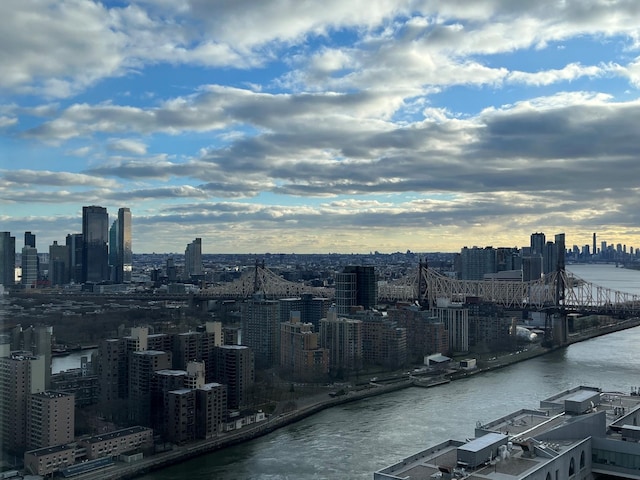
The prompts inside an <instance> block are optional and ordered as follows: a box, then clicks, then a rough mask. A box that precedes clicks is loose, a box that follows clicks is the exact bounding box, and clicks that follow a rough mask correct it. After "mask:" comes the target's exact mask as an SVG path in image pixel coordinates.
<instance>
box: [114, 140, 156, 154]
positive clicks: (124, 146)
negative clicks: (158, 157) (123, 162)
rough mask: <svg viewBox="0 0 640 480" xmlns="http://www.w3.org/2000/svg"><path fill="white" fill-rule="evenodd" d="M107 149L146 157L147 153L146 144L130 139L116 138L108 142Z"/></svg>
mask: <svg viewBox="0 0 640 480" xmlns="http://www.w3.org/2000/svg"><path fill="white" fill-rule="evenodd" d="M107 147H108V149H109V150H112V151H117V152H125V153H130V154H133V155H146V153H147V145H146V144H145V143H143V142H140V141H138V140H132V139H130V138H117V139H115V138H114V139H112V140H110V141H109V142H108V144H107Z"/></svg>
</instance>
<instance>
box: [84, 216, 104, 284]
mask: <svg viewBox="0 0 640 480" xmlns="http://www.w3.org/2000/svg"><path fill="white" fill-rule="evenodd" d="M108 238H109V214H108V213H107V209H106V208H104V207H98V206H90V207H82V239H83V245H82V281H83V282H95V283H99V282H103V281H105V280H109V250H108V248H107V241H108Z"/></svg>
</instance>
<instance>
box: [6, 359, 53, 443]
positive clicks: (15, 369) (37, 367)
mask: <svg viewBox="0 0 640 480" xmlns="http://www.w3.org/2000/svg"><path fill="white" fill-rule="evenodd" d="M44 391H45V361H44V356H34V355H32V354H31V352H12V353H11V354H10V356H7V357H2V358H0V432H1V434H2V437H1V438H0V440H1V441H0V443H1V444H2V448H3V449H4V450H6V451H9V452H13V453H22V452H24V449H25V447H26V445H27V428H26V427H27V403H28V399H29V396H30V395H31V394H32V393H38V392H44Z"/></svg>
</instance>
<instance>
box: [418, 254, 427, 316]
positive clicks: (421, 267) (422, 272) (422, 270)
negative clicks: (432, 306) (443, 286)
mask: <svg viewBox="0 0 640 480" xmlns="http://www.w3.org/2000/svg"><path fill="white" fill-rule="evenodd" d="M427 268H429V266H428V264H427V259H426V258H425V259H424V262H423V261H422V259H420V263H419V264H418V291H417V294H418V295H417V297H418V298H417V300H418V304H419V305H420V307H421V308H424V306H425V305H424V303H425V301H426V302H427V303H428V302H429V296H428V295H427V289H428V288H429V285H428V282H427V280H426V278H427ZM423 282H424V284H423Z"/></svg>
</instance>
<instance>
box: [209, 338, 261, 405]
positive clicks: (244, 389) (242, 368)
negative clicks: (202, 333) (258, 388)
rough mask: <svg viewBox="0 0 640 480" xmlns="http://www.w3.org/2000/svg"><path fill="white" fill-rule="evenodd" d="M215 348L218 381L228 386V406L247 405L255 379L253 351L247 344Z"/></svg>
mask: <svg viewBox="0 0 640 480" xmlns="http://www.w3.org/2000/svg"><path fill="white" fill-rule="evenodd" d="M215 350H216V382H219V383H222V384H224V385H226V386H227V406H228V408H230V409H237V408H241V407H243V406H245V405H247V404H248V403H249V398H248V396H249V391H250V390H251V388H252V387H253V383H254V381H255V370H254V368H255V367H254V359H253V351H252V350H251V349H250V348H249V347H247V346H245V345H222V346H220V347H216V349H215Z"/></svg>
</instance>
